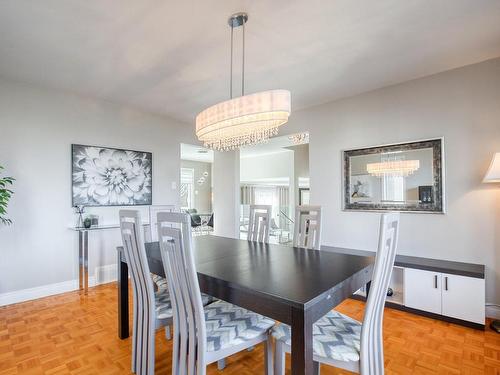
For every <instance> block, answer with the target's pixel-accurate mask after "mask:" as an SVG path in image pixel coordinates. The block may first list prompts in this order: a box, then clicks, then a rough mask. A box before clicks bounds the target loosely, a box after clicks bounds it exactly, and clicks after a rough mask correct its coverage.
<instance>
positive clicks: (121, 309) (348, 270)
mask: <svg viewBox="0 0 500 375" xmlns="http://www.w3.org/2000/svg"><path fill="white" fill-rule="evenodd" d="M193 248H194V254H195V263H196V268H197V272H198V280H199V283H200V289H201V291H202V292H204V293H207V294H209V295H211V296H214V297H216V298H219V299H222V300H224V301H227V302H230V303H233V304H235V305H238V306H241V307H244V308H246V309H249V310H252V311H254V312H257V313H260V314H262V315H265V316H267V317H269V318H272V319H275V320H277V321H280V322H283V323H286V324H289V325H290V326H291V329H292V353H291V354H292V374H294V375H298V374H308V375H309V374H313V373H316V372H317V366H315V365H314V363H313V347H312V345H313V344H312V325H313V323H314V322H315V321H316V320H318V319H319V318H321V317H322V316H323V315H325V314H326V313H327V312H328V311H330V310H331V309H333V308H334V307H335V306H337V305H338V304H339V303H341V302H342V301H343V300H345V299H346V298H348V297H350V296H351V295H352V294H353V293H354V292H355V291H356V290H358V289H359V288H361V287H362V286H364V285H365V284H367V283H369V282H370V280H371V276H372V271H373V263H374V258H373V257H371V256H362V255H351V254H345V253H342V252H337V251H336V248H334V247H328V246H323V247H322V250H321V251H318V250H306V249H301V248H296V247H291V246H283V245H274V244H261V243H256V242H250V241H246V240H237V239H231V238H225V237H217V236H199V237H194V239H193ZM146 253H147V257H148V263H149V267H150V271H151V272H153V273H155V274H158V275H160V276H164V275H165V272H164V269H163V264H162V260H161V254H160V247H159V244H158V242H151V243H146ZM128 297H129V293H128V266H127V263H126V260H125V257H124V254H123V249H122V248H121V247H119V248H118V333H119V337H120V338H122V339H124V338H127V337H128V336H129V304H128Z"/></svg>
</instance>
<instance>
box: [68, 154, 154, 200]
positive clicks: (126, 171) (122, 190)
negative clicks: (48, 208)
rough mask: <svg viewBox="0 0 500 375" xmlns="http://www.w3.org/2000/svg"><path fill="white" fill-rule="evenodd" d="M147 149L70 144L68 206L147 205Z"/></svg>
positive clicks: (149, 187) (149, 191) (149, 183)
mask: <svg viewBox="0 0 500 375" xmlns="http://www.w3.org/2000/svg"><path fill="white" fill-rule="evenodd" d="M152 159H153V157H152V154H151V153H150V152H143V151H131V150H122V149H117V148H109V147H96V146H86V145H76V144H73V145H71V176H72V206H137V205H151V203H152V183H153V168H152V166H153V164H152V163H153V160H152Z"/></svg>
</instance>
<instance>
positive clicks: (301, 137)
mask: <svg viewBox="0 0 500 375" xmlns="http://www.w3.org/2000/svg"><path fill="white" fill-rule="evenodd" d="M288 139H289V140H290V141H292V142H293V144H295V145H301V144H303V143H309V133H297V134H292V135H289V136H288Z"/></svg>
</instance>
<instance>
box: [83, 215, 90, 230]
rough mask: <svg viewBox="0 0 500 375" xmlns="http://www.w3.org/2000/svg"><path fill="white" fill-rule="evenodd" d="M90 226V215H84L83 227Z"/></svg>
mask: <svg viewBox="0 0 500 375" xmlns="http://www.w3.org/2000/svg"><path fill="white" fill-rule="evenodd" d="M91 226H92V219H91V218H90V217H86V218H85V220H83V227H84V228H86V229H89V228H90V227H91Z"/></svg>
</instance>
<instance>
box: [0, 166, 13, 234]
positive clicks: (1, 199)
mask: <svg viewBox="0 0 500 375" xmlns="http://www.w3.org/2000/svg"><path fill="white" fill-rule="evenodd" d="M2 169H3V167H2V166H1V165H0V172H1V171H2ZM14 181H15V179H14V178H13V177H1V176H0V223H2V224H4V225H9V224H12V220H10V219H8V218H7V217H6V215H7V205H8V204H9V199H10V197H11V196H12V194H14V192H13V191H12V190H10V189H9V188H8V187H9V186H11V185H12V184H13V183H14Z"/></svg>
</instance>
